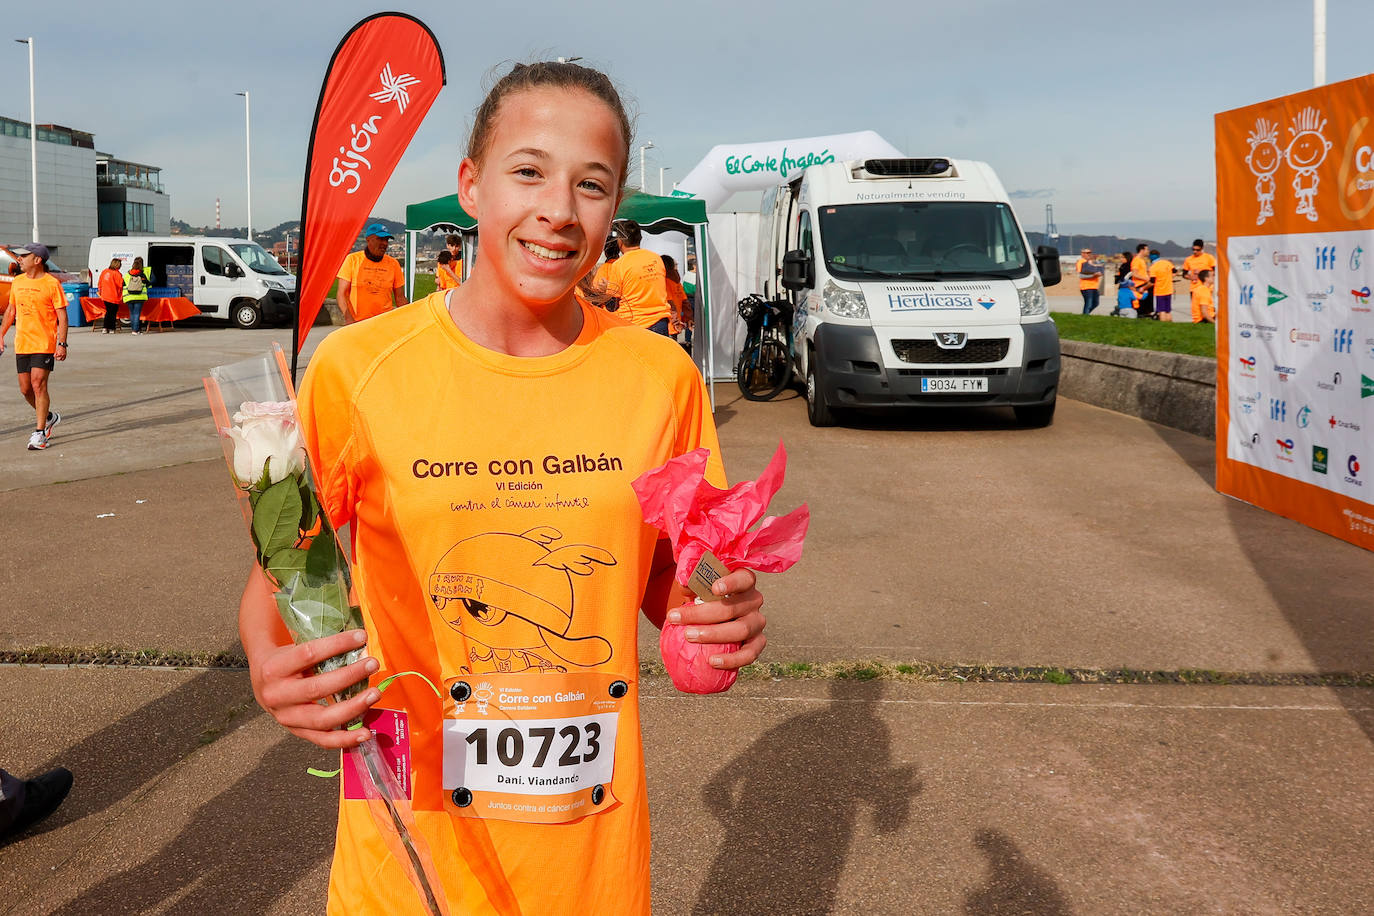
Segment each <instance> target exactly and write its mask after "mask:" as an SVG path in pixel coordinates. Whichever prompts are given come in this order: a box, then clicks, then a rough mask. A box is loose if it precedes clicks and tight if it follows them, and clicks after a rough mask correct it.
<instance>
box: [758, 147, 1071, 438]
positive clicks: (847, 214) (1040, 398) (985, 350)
mask: <svg viewBox="0 0 1374 916" xmlns="http://www.w3.org/2000/svg"><path fill="white" fill-rule="evenodd" d="M762 215H763V219H762V229H761V232H762V233H763V238H761V239H760V246H759V251H760V258H761V263H760V274H759V279H760V281H761V285H762V287H763V295H764V297H765V298H770V299H784V298H785V299H790V300H791V302H792V306H793V310H794V318H793V339H792V345H793V357H794V364H795V369H796V372H797V375H798V376H799V377H800V378H801V379H802V380H804V382H805V384H806V400H807V413H808V416H809V418H810V420H811V423H812V424H813V425H815V426H829V425H831V424H833V423H834V422H835V421H836V414H837V412H842V411H843V410H845V409H847V408H881V407H894V406H904V405H905V406H911V405H921V406H937V407H951V406H962V407H968V406H984V405H985V406H1001V405H1005V406H1009V407H1011V408H1012V409H1013V410H1014V411H1015V413H1016V416H1017V418H1018V420H1020V421H1021V422H1022V423H1024V424H1026V425H1036V426H1043V425H1047V424H1049V423H1050V422H1052V421H1053V418H1054V407H1055V400H1056V397H1057V394H1058V390H1059V365H1060V357H1059V334H1058V332H1057V331H1056V329H1055V326H1054V323H1053V322H1052V321H1050V318H1049V307H1048V301H1047V300H1046V298H1045V289H1044V283H1048V284H1050V285H1053V284H1055V283H1057V282H1059V276H1060V269H1059V253H1058V252H1057V251H1055V250H1054V249H1053V248H1049V247H1045V246H1041V247H1040V248H1039V249H1037V250H1036V252H1035V255H1034V258H1032V256H1031V254H1030V246H1029V244H1028V243H1027V240H1026V236H1025V233H1024V232H1022V230H1021V226H1020V224H1019V223H1018V222H1017V220H1016V214H1015V213H1014V212H1013V210H1012V206H1011V201H1010V199H1009V198H1008V196H1007V193H1006V191H1005V189H1003V187H1002V184H1001V182H1000V181H999V180H998V179H997V176H996V175H995V174H994V173H993V171H992V169H991V168H990V167H989V166H988V165H987V164H986V163H983V162H974V161H970V160H963V159H947V158H931V159H867V160H861V161H851V162H833V163H827V164H824V165H815V166H811V167H809V168H807V169H805V170H804V171H803V172H802V173H801V175H800V176H799V177H798V178H796V179H794V180H793V181H791V182H789V183H787V184H784V185H781V186H779V187H777V188H775V189H772V190H770V191H769V192H767V193H766V194H765V196H764V201H763V214H762ZM1042 277H1043V283H1042Z"/></svg>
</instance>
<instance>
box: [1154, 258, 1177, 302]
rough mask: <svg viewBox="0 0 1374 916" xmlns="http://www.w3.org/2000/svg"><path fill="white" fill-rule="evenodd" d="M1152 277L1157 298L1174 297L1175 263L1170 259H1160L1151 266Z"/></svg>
mask: <svg viewBox="0 0 1374 916" xmlns="http://www.w3.org/2000/svg"><path fill="white" fill-rule="evenodd" d="M1150 276H1151V277H1153V278H1154V281H1155V295H1156V296H1172V295H1173V294H1174V262H1173V261H1170V260H1169V259H1168V258H1159V259H1158V260H1156V261H1155V262H1154V263H1153V264H1151V265H1150Z"/></svg>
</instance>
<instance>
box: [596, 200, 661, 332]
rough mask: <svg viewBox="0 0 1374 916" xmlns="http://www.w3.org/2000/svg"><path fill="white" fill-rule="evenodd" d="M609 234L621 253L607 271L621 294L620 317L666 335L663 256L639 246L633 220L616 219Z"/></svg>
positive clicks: (611, 285) (612, 287) (637, 232)
mask: <svg viewBox="0 0 1374 916" xmlns="http://www.w3.org/2000/svg"><path fill="white" fill-rule="evenodd" d="M611 234H612V235H613V236H615V238H616V241H618V242H619V243H620V257H619V258H617V259H616V261H615V263H614V264H613V265H612V267H611V268H610V270H609V271H608V272H607V285H608V287H609V288H610V289H613V290H616V295H617V296H618V297H619V298H620V317H621V318H624V319H625V320H626V321H628V322H630V324H633V325H635V326H636V327H641V328H648V329H649V330H650V331H653V332H654V333H656V334H662V335H664V336H665V337H666V336H668V319H669V314H670V310H669V308H668V284H667V281H666V278H665V275H664V273H663V258H661V257H660V256H659V255H658V254H657V253H655V252H653V251H649V250H647V249H644V248H640V247H639V243H640V240H641V238H642V235H641V233H640V229H639V224H638V223H636V222H635V221H634V220H629V219H618V220H616V221H615V222H614V223H612V224H611Z"/></svg>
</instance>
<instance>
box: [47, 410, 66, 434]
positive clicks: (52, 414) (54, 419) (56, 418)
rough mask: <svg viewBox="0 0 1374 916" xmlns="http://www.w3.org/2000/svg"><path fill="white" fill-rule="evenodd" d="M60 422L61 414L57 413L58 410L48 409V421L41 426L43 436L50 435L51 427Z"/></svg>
mask: <svg viewBox="0 0 1374 916" xmlns="http://www.w3.org/2000/svg"><path fill="white" fill-rule="evenodd" d="M61 422H62V414H60V413H58V412H57V411H55V410H50V411H48V423H47V425H46V426H44V427H43V435H44V436H45V437H49V436H51V435H52V428H53V427H54V426H56V425H57V424H59V423H61Z"/></svg>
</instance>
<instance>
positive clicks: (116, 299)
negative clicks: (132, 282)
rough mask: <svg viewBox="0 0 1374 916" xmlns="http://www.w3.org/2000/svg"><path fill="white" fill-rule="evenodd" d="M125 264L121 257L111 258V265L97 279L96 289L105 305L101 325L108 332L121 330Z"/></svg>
mask: <svg viewBox="0 0 1374 916" xmlns="http://www.w3.org/2000/svg"><path fill="white" fill-rule="evenodd" d="M123 266H124V262H123V261H121V260H120V259H119V258H111V259H110V266H109V267H107V268H105V269H104V270H102V271H101V272H100V279H99V280H98V281H97V286H96V289H97V290H98V291H99V293H100V301H101V302H102V303H103V304H104V305H105V317H104V318H103V319H101V326H102V327H103V328H104V331H105V333H106V334H113V333H115V332H116V331H118V330H119V306H120V303H122V302H123V301H124V274H123V273H121V272H120V268H121V267H123Z"/></svg>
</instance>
